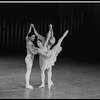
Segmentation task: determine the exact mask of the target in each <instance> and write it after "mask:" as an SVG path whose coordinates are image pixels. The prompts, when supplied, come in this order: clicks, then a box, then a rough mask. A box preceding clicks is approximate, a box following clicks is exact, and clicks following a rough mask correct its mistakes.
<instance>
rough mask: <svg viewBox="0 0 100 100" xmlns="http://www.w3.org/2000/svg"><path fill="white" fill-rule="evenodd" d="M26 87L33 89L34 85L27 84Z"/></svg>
mask: <svg viewBox="0 0 100 100" xmlns="http://www.w3.org/2000/svg"><path fill="white" fill-rule="evenodd" d="M25 87H26V88H28V89H33V86H32V85H30V84H28V85H26V86H25Z"/></svg>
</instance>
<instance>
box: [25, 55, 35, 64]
mask: <svg viewBox="0 0 100 100" xmlns="http://www.w3.org/2000/svg"><path fill="white" fill-rule="evenodd" d="M25 62H26V64H27V66H32V63H33V62H32V58H31V56H30V55H27V56H26V58H25Z"/></svg>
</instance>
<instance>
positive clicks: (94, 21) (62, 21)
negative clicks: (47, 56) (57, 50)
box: [0, 3, 100, 58]
mask: <svg viewBox="0 0 100 100" xmlns="http://www.w3.org/2000/svg"><path fill="white" fill-rule="evenodd" d="M30 23H34V25H35V27H36V30H37V31H38V33H39V34H42V35H43V36H46V33H47V32H48V30H49V27H48V25H49V24H50V23H51V24H53V30H54V36H55V38H56V40H58V39H59V38H60V37H61V36H62V34H63V33H64V32H65V31H66V30H67V29H68V30H69V34H68V36H67V37H66V38H65V39H64V41H63V43H62V47H63V51H62V52H61V54H60V55H59V56H60V57H62V56H63V57H65V58H67V57H77V58H80V57H82V58H88V57H89V58H91V57H92V58H94V57H99V55H100V52H99V51H100V48H99V44H100V4H99V3H97V4H96V3H47V4H46V3H29V4H28V3H23V4H22V3H20V4H18V3H15V4H13V3H12V4H7V3H6V4H3V3H1V4H0V54H1V55H8V54H9V55H16V54H17V55H18V54H19V55H21V54H22V55H26V42H25V37H26V34H27V32H28V29H29V24H30Z"/></svg>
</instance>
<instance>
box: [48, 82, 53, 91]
mask: <svg viewBox="0 0 100 100" xmlns="http://www.w3.org/2000/svg"><path fill="white" fill-rule="evenodd" d="M52 85H54V83H53V82H52V81H50V82H48V89H49V90H50V89H51V86H52Z"/></svg>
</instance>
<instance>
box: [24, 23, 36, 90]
mask: <svg viewBox="0 0 100 100" xmlns="http://www.w3.org/2000/svg"><path fill="white" fill-rule="evenodd" d="M31 29H32V24H30V28H29V31H28V34H27V36H26V48H27V55H26V57H25V63H26V74H25V81H26V85H25V87H26V88H29V89H33V86H32V85H30V82H29V81H30V74H31V70H32V66H33V60H34V56H35V55H36V54H37V48H36V47H35V45H34V44H33V41H34V40H35V35H33V33H32V32H31Z"/></svg>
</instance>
